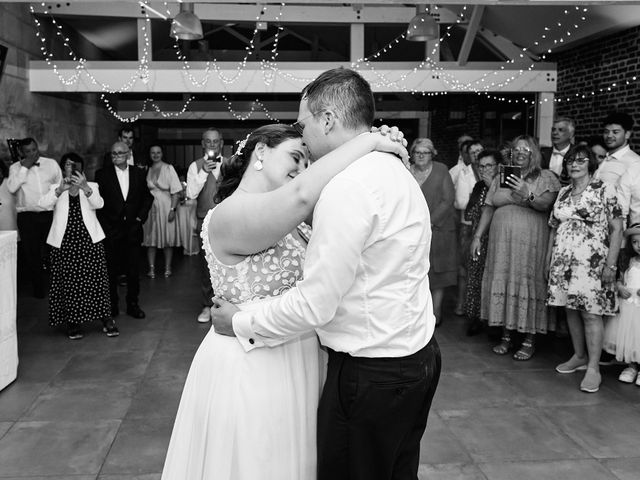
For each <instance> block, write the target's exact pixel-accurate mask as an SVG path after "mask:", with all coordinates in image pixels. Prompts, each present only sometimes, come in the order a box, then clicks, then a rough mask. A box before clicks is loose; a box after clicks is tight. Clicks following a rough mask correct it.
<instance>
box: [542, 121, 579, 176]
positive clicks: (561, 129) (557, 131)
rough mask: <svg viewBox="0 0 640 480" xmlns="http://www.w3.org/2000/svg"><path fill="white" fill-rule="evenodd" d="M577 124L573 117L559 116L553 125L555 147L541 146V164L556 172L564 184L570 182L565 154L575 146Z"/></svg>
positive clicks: (552, 142) (552, 133)
mask: <svg viewBox="0 0 640 480" xmlns="http://www.w3.org/2000/svg"><path fill="white" fill-rule="evenodd" d="M575 133H576V125H575V123H574V121H573V120H572V119H571V118H568V117H559V118H556V119H555V120H554V121H553V126H552V127H551V144H552V145H553V147H541V148H540V153H541V154H542V162H541V164H540V166H541V167H542V168H547V169H549V170H551V171H552V172H553V173H555V174H556V175H557V176H558V178H559V179H560V182H561V183H562V184H563V185H567V184H568V183H569V175H568V174H567V171H566V169H565V168H564V163H563V162H564V156H565V155H566V154H567V152H568V151H569V149H570V148H571V147H572V146H573V142H574V136H575Z"/></svg>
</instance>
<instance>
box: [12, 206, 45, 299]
mask: <svg viewBox="0 0 640 480" xmlns="http://www.w3.org/2000/svg"><path fill="white" fill-rule="evenodd" d="M52 220H53V212H20V213H18V231H19V232H20V243H21V247H22V252H23V254H24V255H23V258H24V261H25V264H26V267H27V271H28V274H29V277H30V279H31V282H32V283H33V293H34V294H35V296H36V297H43V296H44V295H45V291H46V288H45V287H46V275H45V272H44V262H45V260H46V259H47V251H48V248H47V236H48V235H49V230H50V229H51V221H52Z"/></svg>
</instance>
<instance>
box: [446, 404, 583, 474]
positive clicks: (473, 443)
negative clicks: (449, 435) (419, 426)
mask: <svg viewBox="0 0 640 480" xmlns="http://www.w3.org/2000/svg"><path fill="white" fill-rule="evenodd" d="M438 413H439V415H440V417H441V418H442V419H443V421H444V423H445V424H446V425H447V426H448V427H449V429H450V430H451V431H452V432H453V434H454V435H455V436H456V438H457V439H458V440H459V441H460V442H461V443H462V445H464V447H465V448H466V449H467V451H468V452H469V454H470V455H471V457H472V458H473V459H474V461H476V462H494V461H505V460H506V461H508V460H521V461H524V460H555V459H567V458H585V457H587V456H588V455H587V452H586V451H584V450H583V449H582V448H580V447H579V446H578V445H577V444H576V443H574V442H573V441H572V440H571V439H570V438H569V437H567V436H566V435H565V434H564V433H563V432H562V431H561V430H560V429H559V428H558V427H557V426H555V425H554V424H553V423H552V422H551V421H549V420H548V419H547V418H545V417H544V416H542V415H541V414H540V413H538V411H537V410H535V409H533V408H528V407H527V408H513V407H498V408H487V409H481V410H460V411H446V412H438Z"/></svg>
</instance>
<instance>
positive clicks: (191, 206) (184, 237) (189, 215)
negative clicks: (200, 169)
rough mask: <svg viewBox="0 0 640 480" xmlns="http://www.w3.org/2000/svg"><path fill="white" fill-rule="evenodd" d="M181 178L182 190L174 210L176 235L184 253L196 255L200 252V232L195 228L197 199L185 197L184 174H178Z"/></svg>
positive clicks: (185, 183)
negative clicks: (176, 207)
mask: <svg viewBox="0 0 640 480" xmlns="http://www.w3.org/2000/svg"><path fill="white" fill-rule="evenodd" d="M178 178H180V180H181V182H180V183H181V184H182V191H181V192H180V193H179V194H178V195H179V198H180V202H179V203H178V210H177V211H176V222H177V223H178V237H179V238H180V245H182V253H183V254H184V255H197V254H198V253H199V252H200V232H198V231H197V230H196V227H197V225H198V218H197V217H196V206H197V200H195V199H189V198H187V182H186V180H185V177H184V176H180V175H179V176H178Z"/></svg>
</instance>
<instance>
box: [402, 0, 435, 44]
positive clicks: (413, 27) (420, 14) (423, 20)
mask: <svg viewBox="0 0 640 480" xmlns="http://www.w3.org/2000/svg"><path fill="white" fill-rule="evenodd" d="M439 37H440V28H439V27H438V22H436V19H435V18H433V17H432V16H431V14H430V13H429V11H428V9H427V6H426V5H418V6H416V16H415V17H413V18H412V19H411V21H410V22H409V26H408V27H407V36H406V39H407V40H409V41H412V42H427V41H429V40H437V39H438V38H439Z"/></svg>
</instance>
